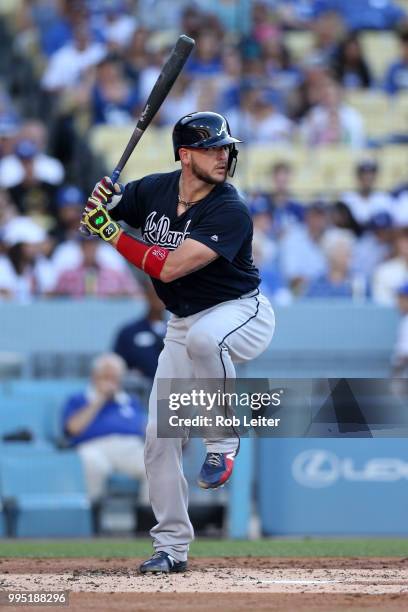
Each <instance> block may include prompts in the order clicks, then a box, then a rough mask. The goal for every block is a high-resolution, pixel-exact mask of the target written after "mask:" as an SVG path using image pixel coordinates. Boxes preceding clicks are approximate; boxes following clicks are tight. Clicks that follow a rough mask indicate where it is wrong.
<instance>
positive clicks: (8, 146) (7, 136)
mask: <svg viewBox="0 0 408 612" xmlns="http://www.w3.org/2000/svg"><path fill="white" fill-rule="evenodd" d="M18 130H19V125H18V121H17V118H16V117H15V116H13V114H9V113H6V112H4V111H3V109H1V110H0V160H1V159H2V158H4V157H6V156H8V155H12V154H13V153H14V148H15V146H16V138H17V135H18Z"/></svg>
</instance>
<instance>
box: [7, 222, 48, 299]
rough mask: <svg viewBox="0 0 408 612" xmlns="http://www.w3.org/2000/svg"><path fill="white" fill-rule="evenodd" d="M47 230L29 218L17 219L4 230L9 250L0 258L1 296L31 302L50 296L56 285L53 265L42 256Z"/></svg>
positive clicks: (8, 223)
mask: <svg viewBox="0 0 408 612" xmlns="http://www.w3.org/2000/svg"><path fill="white" fill-rule="evenodd" d="M45 239H46V234H45V232H44V230H43V229H42V228H41V227H40V226H38V225H37V224H36V223H34V222H33V221H32V220H31V219H28V218H26V217H14V218H12V219H11V220H9V221H8V222H7V223H6V224H5V226H4V227H3V231H2V241H3V242H4V244H5V245H6V247H7V250H6V253H5V254H4V255H0V296H1V297H3V298H6V299H12V300H15V301H16V302H19V303H28V302H30V301H31V300H32V298H33V297H35V296H41V295H44V294H46V293H48V292H49V291H50V289H51V286H52V283H53V282H54V275H53V272H52V266H51V265H50V264H49V263H48V262H46V261H45V260H44V259H43V258H42V257H41V249H40V247H41V244H42V243H43V242H44V240H45Z"/></svg>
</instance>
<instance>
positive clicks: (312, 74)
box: [287, 58, 330, 121]
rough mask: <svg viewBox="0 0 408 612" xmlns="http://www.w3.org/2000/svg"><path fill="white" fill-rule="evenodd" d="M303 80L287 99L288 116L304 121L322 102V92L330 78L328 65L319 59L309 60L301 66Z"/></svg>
mask: <svg viewBox="0 0 408 612" xmlns="http://www.w3.org/2000/svg"><path fill="white" fill-rule="evenodd" d="M301 69H302V74H303V80H302V82H301V83H300V84H299V86H298V87H296V88H295V89H293V90H292V91H291V92H290V94H289V95H288V98H287V105H288V111H287V113H288V116H289V117H291V118H292V119H295V120H296V121H298V120H301V119H303V118H304V117H306V115H307V114H308V113H309V112H310V111H311V109H312V108H314V107H315V106H316V105H317V104H319V102H320V91H321V89H322V88H323V86H324V84H325V83H326V82H327V80H328V78H330V75H329V71H328V67H327V65H326V64H325V63H324V62H322V61H321V60H319V59H313V58H312V59H310V58H309V59H307V60H304V61H303V62H302V64H301Z"/></svg>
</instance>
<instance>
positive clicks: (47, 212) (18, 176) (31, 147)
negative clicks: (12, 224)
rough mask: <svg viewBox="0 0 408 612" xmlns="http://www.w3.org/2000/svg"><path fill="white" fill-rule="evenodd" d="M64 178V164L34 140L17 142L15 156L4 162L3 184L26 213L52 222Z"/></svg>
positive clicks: (0, 181) (0, 164) (1, 165)
mask: <svg viewBox="0 0 408 612" xmlns="http://www.w3.org/2000/svg"><path fill="white" fill-rule="evenodd" d="M63 178H64V169H63V167H62V165H61V163H60V162H59V161H58V160H56V159H54V158H52V157H49V156H48V155H44V154H42V153H41V152H40V150H39V149H38V147H37V145H36V143H35V142H34V141H32V140H21V141H20V142H18V143H17V145H16V148H15V154H14V155H8V156H7V157H4V158H3V159H2V160H1V161H0V186H1V187H4V188H6V189H7V190H8V191H9V193H10V195H11V197H12V199H13V201H14V202H15V204H16V206H17V208H18V210H19V211H20V212H21V213H22V214H26V215H31V216H34V217H37V218H38V221H39V222H40V223H42V224H49V222H50V219H48V220H47V216H49V217H51V216H53V215H54V214H55V209H54V196H55V189H56V186H57V185H58V184H59V183H61V182H62V180H63Z"/></svg>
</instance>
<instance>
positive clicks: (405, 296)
mask: <svg viewBox="0 0 408 612" xmlns="http://www.w3.org/2000/svg"><path fill="white" fill-rule="evenodd" d="M397 300H398V309H399V311H400V314H401V320H400V324H399V327H398V337H397V342H396V344H395V347H394V354H393V358H392V375H393V377H394V378H407V377H408V283H404V284H403V285H401V287H399V288H398V290H397Z"/></svg>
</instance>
